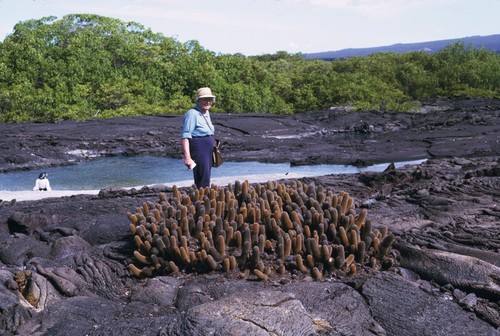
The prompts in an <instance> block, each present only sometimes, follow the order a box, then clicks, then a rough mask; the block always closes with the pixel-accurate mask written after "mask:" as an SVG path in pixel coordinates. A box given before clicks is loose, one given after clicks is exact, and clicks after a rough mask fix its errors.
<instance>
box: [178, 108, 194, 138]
mask: <svg viewBox="0 0 500 336" xmlns="http://www.w3.org/2000/svg"><path fill="white" fill-rule="evenodd" d="M195 128H196V115H195V114H194V113H193V112H192V110H190V111H188V112H187V113H186V114H185V115H184V119H183V122H182V132H181V139H191V138H192V137H193V131H194V129H195Z"/></svg>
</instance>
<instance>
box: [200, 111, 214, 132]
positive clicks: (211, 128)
mask: <svg viewBox="0 0 500 336" xmlns="http://www.w3.org/2000/svg"><path fill="white" fill-rule="evenodd" d="M198 112H200V114H201V116H202V117H203V119H205V122H206V123H207V126H208V128H209V129H210V130H211V131H212V132H213V131H214V129H213V127H211V126H210V124H209V123H208V120H207V117H205V115H204V114H203V113H201V111H198Z"/></svg>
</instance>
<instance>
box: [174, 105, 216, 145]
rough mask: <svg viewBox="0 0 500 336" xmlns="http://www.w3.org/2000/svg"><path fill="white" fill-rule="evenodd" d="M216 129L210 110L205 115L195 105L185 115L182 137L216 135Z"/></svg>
mask: <svg viewBox="0 0 500 336" xmlns="http://www.w3.org/2000/svg"><path fill="white" fill-rule="evenodd" d="M214 131H215V129H214V125H213V124H212V121H211V120H210V113H209V112H208V111H207V112H206V113H205V114H204V115H203V114H202V113H201V112H200V111H198V110H197V109H196V107H194V108H192V109H190V110H189V111H187V112H186V114H185V115H184V119H183V123H182V132H181V139H191V138H193V137H204V136H207V135H214Z"/></svg>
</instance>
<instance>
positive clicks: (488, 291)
mask: <svg viewBox="0 0 500 336" xmlns="http://www.w3.org/2000/svg"><path fill="white" fill-rule="evenodd" d="M429 106H430V107H429V109H430V108H431V107H435V108H436V109H438V108H437V107H439V111H434V110H432V109H431V112H427V113H418V114H398V113H385V114H382V113H378V112H377V113H376V112H359V113H358V112H356V113H352V112H346V111H338V110H325V111H313V112H309V113H304V114H301V115H295V116H256V115H215V116H214V117H213V118H214V121H215V124H216V127H217V130H218V131H219V132H218V135H219V137H220V138H221V139H222V140H223V142H224V147H223V152H224V154H225V157H226V158H227V159H228V160H240V161H250V160H259V161H263V162H291V163H292V164H316V163H346V164H358V165H364V164H369V163H380V162H394V161H404V160H413V159H423V158H427V159H428V160H427V162H425V163H423V164H421V165H418V166H407V167H403V168H400V169H391V168H390V167H388V169H387V170H386V171H384V172H383V173H361V174H353V175H328V176H322V177H317V178H302V179H299V180H300V182H301V183H304V184H311V185H315V186H323V187H328V188H331V189H333V190H334V191H336V192H341V191H345V192H348V193H349V194H350V195H351V196H352V197H353V198H354V203H355V206H356V208H357V209H366V211H367V213H368V215H367V216H368V218H369V219H370V220H371V222H372V223H373V225H374V227H378V228H381V227H383V226H386V227H387V228H388V230H389V231H390V232H392V233H393V234H394V235H395V237H396V240H395V242H394V244H393V246H392V249H391V251H390V254H389V255H390V257H391V258H392V259H393V261H394V264H393V265H391V266H390V267H388V268H387V269H385V270H382V269H376V270H374V271H373V272H358V273H356V274H351V275H346V276H341V277H328V278H324V279H323V280H321V281H319V280H315V279H314V277H313V276H312V275H308V274H304V275H300V274H299V273H294V272H287V273H286V274H283V275H279V276H278V275H273V276H270V277H269V279H268V280H267V281H259V280H258V279H257V278H256V277H252V276H250V277H248V276H247V277H245V276H244V275H242V274H241V273H240V272H237V271H235V272H231V273H220V272H208V273H205V274H196V273H180V274H175V275H173V276H158V277H154V278H142V279H138V278H136V277H134V276H133V275H132V274H131V272H130V271H129V269H128V268H127V265H128V264H129V263H131V262H134V256H133V250H134V242H133V236H132V235H131V233H130V230H129V222H130V220H129V218H128V217H127V212H129V211H133V210H134V209H136V208H137V207H141V206H142V205H143V204H144V202H148V201H150V202H156V201H158V197H159V193H161V192H163V193H166V194H167V195H171V194H172V189H171V188H168V187H160V186H158V187H150V188H146V187H145V188H142V189H140V190H135V189H134V190H123V189H109V190H101V192H100V193H99V195H97V196H95V195H77V196H70V197H62V198H48V199H44V200H39V201H23V202H16V201H12V202H5V201H4V202H2V203H0V208H1V210H2V211H1V212H0V221H1V223H2V225H1V226H0V237H1V239H2V244H1V245H0V263H1V265H2V268H1V271H0V277H1V279H2V281H1V285H0V288H1V293H2V294H1V295H0V306H1V307H2V317H1V319H0V325H1V330H3V333H2V335H16V334H19V335H24V334H31V335H68V334H73V335H111V334H117V333H120V334H122V335H207V334H220V335H250V334H252V335H270V334H276V335H311V334H318V335H470V334H476V335H499V334H500V257H499V255H500V254H499V253H500V238H499V237H500V220H499V219H500V210H499V209H498V200H499V199H500V192H499V190H500V179H499V178H498V177H499V176H500V164H499V162H500V161H499V160H500V144H499V138H500V122H499V121H500V103H499V102H498V101H494V100H489V101H485V100H466V101H446V102H434V103H433V104H430V105H429ZM179 118H180V117H178V116H161V117H140V118H119V119H116V120H107V121H88V122H82V123H70V122H63V123H60V124H29V125H18V124H2V125H0V129H1V131H2V132H3V134H5V135H6V136H5V137H3V139H1V140H0V150H1V151H2V159H1V160H0V170H1V171H11V170H15V169H27V168H33V167H39V166H47V165H59V164H67V163H69V162H71V161H74V160H80V159H82V157H85V156H93V155H168V156H172V157H177V156H179V155H180V147H179V144H178V139H177V136H178V130H179V128H180V124H179V122H180V119H179ZM179 157H180V156H179ZM280 182H281V183H284V184H288V183H293V182H294V180H283V181H280ZM182 190H183V191H186V192H187V191H188V188H183V189H182Z"/></svg>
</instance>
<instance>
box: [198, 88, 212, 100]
mask: <svg viewBox="0 0 500 336" xmlns="http://www.w3.org/2000/svg"><path fill="white" fill-rule="evenodd" d="M201 98H214V99H215V96H214V95H213V94H212V90H210V88H207V87H204V88H201V89H198V91H196V101H198V99H201Z"/></svg>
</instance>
